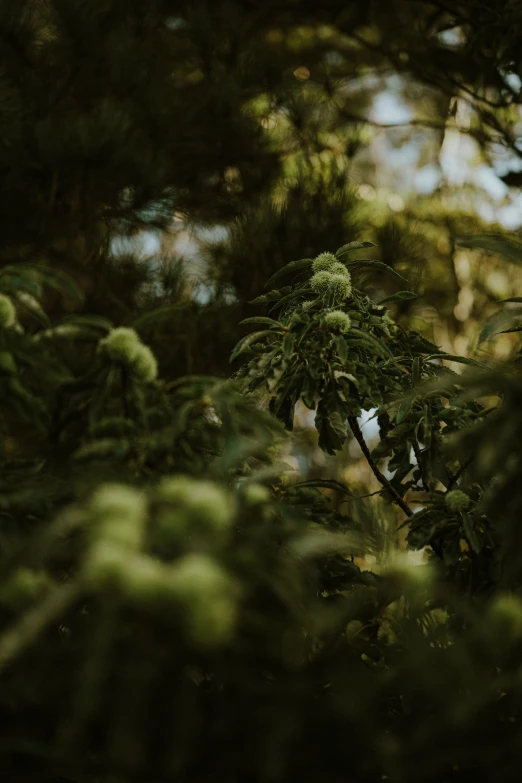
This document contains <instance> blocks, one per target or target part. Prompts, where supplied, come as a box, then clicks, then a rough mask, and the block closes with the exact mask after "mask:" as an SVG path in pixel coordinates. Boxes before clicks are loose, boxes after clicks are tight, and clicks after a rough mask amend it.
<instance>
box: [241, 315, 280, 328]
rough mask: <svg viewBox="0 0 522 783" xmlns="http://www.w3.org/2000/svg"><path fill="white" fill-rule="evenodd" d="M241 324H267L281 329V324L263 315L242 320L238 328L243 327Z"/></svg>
mask: <svg viewBox="0 0 522 783" xmlns="http://www.w3.org/2000/svg"><path fill="white" fill-rule="evenodd" d="M243 324H269V325H270V326H277V327H279V328H280V329H281V328H282V324H280V323H279V321H276V320H275V319H274V318H268V316H264V315H256V316H254V317H253V318H244V319H243V320H242V321H240V322H239V325H240V326H243Z"/></svg>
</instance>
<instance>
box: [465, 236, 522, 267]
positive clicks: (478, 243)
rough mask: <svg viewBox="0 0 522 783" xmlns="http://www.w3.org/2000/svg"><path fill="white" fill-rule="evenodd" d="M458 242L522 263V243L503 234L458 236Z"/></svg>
mask: <svg viewBox="0 0 522 783" xmlns="http://www.w3.org/2000/svg"><path fill="white" fill-rule="evenodd" d="M456 244H457V245H459V246H460V247H469V248H472V249H474V250H484V252H486V253H495V254H497V255H500V256H503V257H504V258H506V259H507V260H508V261H511V262H512V263H513V264H522V243H520V242H517V241H516V240H514V239H511V238H510V237H506V236H503V235H502V234H476V235H474V236H468V237H457V240H456Z"/></svg>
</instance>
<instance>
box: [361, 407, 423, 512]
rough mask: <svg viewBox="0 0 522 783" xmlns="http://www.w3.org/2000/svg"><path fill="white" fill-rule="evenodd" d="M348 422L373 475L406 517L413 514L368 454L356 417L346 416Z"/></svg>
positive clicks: (368, 450)
mask: <svg viewBox="0 0 522 783" xmlns="http://www.w3.org/2000/svg"><path fill="white" fill-rule="evenodd" d="M348 424H349V425H350V428H351V430H352V432H353V434H354V436H355V440H356V441H357V443H358V444H359V446H360V447H361V451H362V453H363V454H364V456H365V457H366V461H367V462H368V465H369V466H370V468H371V469H372V471H373V474H374V476H375V477H376V478H377V480H378V481H379V482H380V483H381V484H382V486H383V487H385V489H386V490H387V491H388V492H389V493H390V495H391V496H392V498H393V500H394V501H395V503H397V505H398V506H399V508H401V509H402V510H403V511H404V513H405V514H406V516H408V517H411V516H413V511H412V510H411V508H410V507H409V506H408V504H407V503H406V501H404V500H403V499H402V498H401V496H400V495H399V493H398V492H397V490H396V489H395V487H393V486H392V485H391V484H390V482H389V481H388V479H387V478H386V476H384V475H383V474H382V473H381V471H380V470H379V468H378V467H377V465H376V463H375V461H374V460H373V458H372V455H371V454H370V449H369V448H368V446H367V445H366V441H365V440H364V437H363V434H362V432H361V428H360V427H359V422H358V421H357V418H356V417H355V416H348Z"/></svg>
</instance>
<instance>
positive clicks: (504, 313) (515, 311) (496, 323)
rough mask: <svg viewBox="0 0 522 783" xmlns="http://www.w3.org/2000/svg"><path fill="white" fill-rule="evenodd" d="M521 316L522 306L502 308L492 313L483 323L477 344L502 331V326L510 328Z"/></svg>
mask: <svg viewBox="0 0 522 783" xmlns="http://www.w3.org/2000/svg"><path fill="white" fill-rule="evenodd" d="M521 317H522V307H512V308H507V307H506V308H504V309H503V310H499V311H498V312H496V313H494V314H493V315H492V316H491V318H489V319H488V320H487V321H486V323H485V324H484V326H483V328H482V331H481V333H480V335H479V339H478V345H480V344H481V343H483V342H485V341H486V340H489V339H490V338H491V337H494V335H495V334H499V333H500V332H502V330H503V329H504V327H508V328H511V327H512V325H513V324H514V323H515V322H516V320H517V319H519V318H521Z"/></svg>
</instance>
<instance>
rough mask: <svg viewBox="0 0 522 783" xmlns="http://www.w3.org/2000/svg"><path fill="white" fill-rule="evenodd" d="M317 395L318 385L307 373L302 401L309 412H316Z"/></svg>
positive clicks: (302, 390)
mask: <svg viewBox="0 0 522 783" xmlns="http://www.w3.org/2000/svg"><path fill="white" fill-rule="evenodd" d="M316 393H317V383H316V382H315V381H314V379H313V378H311V377H310V375H308V373H307V374H306V375H305V377H304V380H303V385H302V388H301V399H302V401H303V402H304V404H305V405H306V407H307V408H308V409H309V410H314V408H315V395H316Z"/></svg>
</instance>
